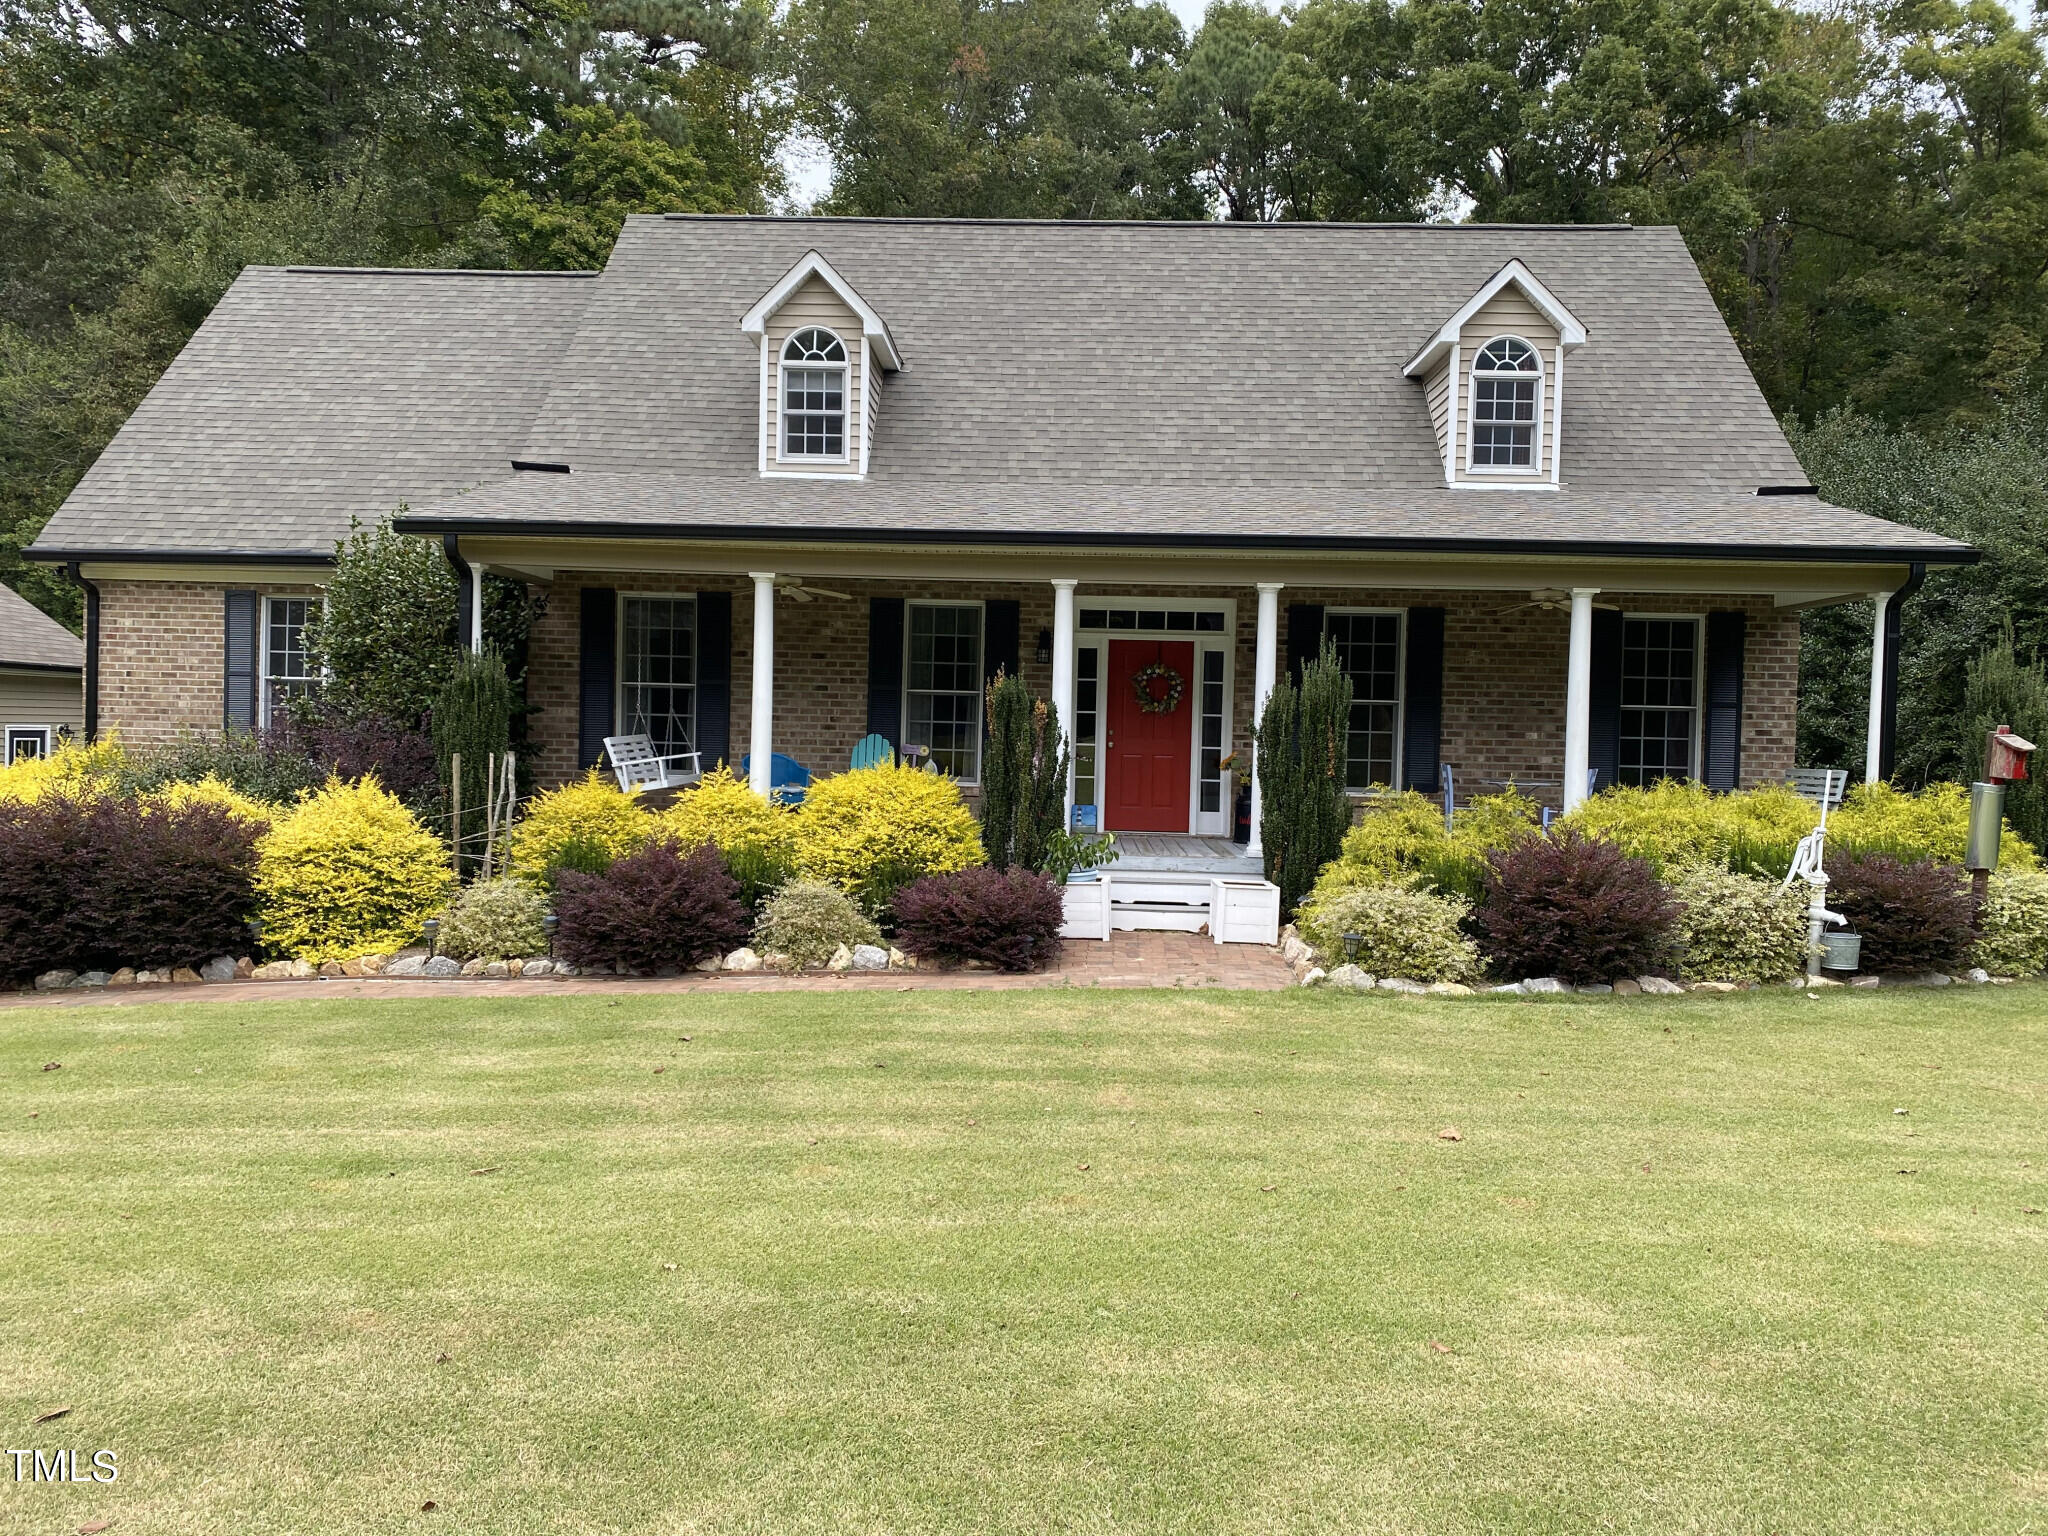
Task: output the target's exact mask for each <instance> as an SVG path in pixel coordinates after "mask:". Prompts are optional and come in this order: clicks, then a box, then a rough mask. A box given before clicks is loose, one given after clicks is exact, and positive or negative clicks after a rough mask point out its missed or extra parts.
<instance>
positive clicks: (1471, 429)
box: [1465, 331, 1550, 481]
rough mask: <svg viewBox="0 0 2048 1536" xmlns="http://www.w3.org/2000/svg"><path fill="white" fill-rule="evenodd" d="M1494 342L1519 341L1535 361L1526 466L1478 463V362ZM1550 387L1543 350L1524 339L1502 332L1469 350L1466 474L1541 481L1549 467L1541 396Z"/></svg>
mask: <svg viewBox="0 0 2048 1536" xmlns="http://www.w3.org/2000/svg"><path fill="white" fill-rule="evenodd" d="M1496 341H1518V342H1520V343H1521V344H1522V345H1523V346H1525V347H1527V348H1528V349H1529V355H1530V356H1531V357H1533V358H1535V359H1536V374H1535V380H1536V420H1535V423H1534V426H1533V430H1532V434H1531V437H1530V440H1529V447H1530V458H1529V463H1528V464H1527V465H1526V466H1522V465H1515V464H1481V463H1479V462H1477V453H1478V446H1479V445H1478V443H1477V441H1476V440H1475V439H1476V436H1477V433H1476V431H1475V429H1476V428H1477V427H1478V425H1479V378H1480V373H1479V359H1480V356H1481V354H1483V353H1484V352H1485V351H1486V349H1487V348H1488V347H1490V346H1492V345H1493V344H1494V343H1495V342H1496ZM1487 377H1488V378H1505V379H1527V378H1528V377H1529V375H1528V374H1526V373H1506V374H1488V375H1487ZM1549 385H1550V370H1549V369H1548V368H1546V367H1544V365H1543V350H1542V348H1540V347H1538V346H1537V345H1536V344H1535V343H1534V342H1532V341H1530V340H1529V339H1528V338H1527V337H1526V336H1518V335H1516V334H1515V333H1514V332H1512V331H1503V332H1502V333H1501V334H1500V335H1498V336H1489V337H1487V338H1486V340H1484V341H1482V342H1481V343H1480V344H1479V345H1478V346H1476V347H1474V348H1473V349H1472V366H1471V367H1470V368H1468V369H1467V370H1466V371H1465V413H1466V426H1465V473H1466V474H1468V475H1483V476H1486V477H1487V478H1489V479H1494V480H1518V481H1542V480H1544V479H1545V478H1546V474H1545V471H1546V470H1547V469H1548V468H1549V466H1548V465H1546V464H1545V463H1544V454H1543V427H1544V424H1545V422H1546V421H1547V420H1548V413H1547V411H1546V409H1545V404H1546V402H1545V400H1544V395H1545V392H1546V391H1547V390H1548V388H1549Z"/></svg>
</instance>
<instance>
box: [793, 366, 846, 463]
mask: <svg viewBox="0 0 2048 1536" xmlns="http://www.w3.org/2000/svg"><path fill="white" fill-rule="evenodd" d="M782 409H783V415H782V451H783V453H784V454H786V455H789V456H792V457H797V458H834V459H836V458H839V457H841V456H843V455H844V454H845V452H846V370H845V369H843V368H785V369H784V370H783V372H782Z"/></svg>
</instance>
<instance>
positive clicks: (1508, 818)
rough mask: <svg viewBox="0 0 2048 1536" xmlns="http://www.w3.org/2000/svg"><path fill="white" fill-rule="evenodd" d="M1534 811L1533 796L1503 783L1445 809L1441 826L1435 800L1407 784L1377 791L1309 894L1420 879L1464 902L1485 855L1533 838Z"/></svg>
mask: <svg viewBox="0 0 2048 1536" xmlns="http://www.w3.org/2000/svg"><path fill="white" fill-rule="evenodd" d="M1539 815H1540V812H1539V810H1538V807H1537V805H1536V802H1535V801H1534V800H1531V799H1530V798H1529V797H1528V796H1527V795H1523V794H1518V793H1516V792H1515V790H1514V789H1512V788H1509V789H1507V790H1505V791H1503V792H1502V793H1500V794H1498V795H1477V796H1474V797H1473V800H1472V803H1471V804H1470V805H1467V806H1464V807H1462V808H1461V809H1459V810H1456V811H1454V812H1453V813H1452V815H1451V825H1450V828H1449V829H1448V830H1446V829H1445V827H1444V812H1443V807H1442V806H1441V805H1440V804H1438V803H1437V802H1436V801H1433V800H1430V799H1429V798H1427V797H1426V796H1424V795H1421V794H1419V793H1417V792H1416V791H1414V790H1412V789H1410V790H1404V791H1402V792H1401V793H1400V794H1398V795H1382V796H1379V797H1377V798H1375V799H1373V800H1370V801H1368V802H1367V803H1366V806H1365V809H1364V811H1363V813H1362V814H1361V816H1360V818H1359V822H1358V825H1357V826H1355V827H1353V828H1352V829H1351V830H1350V831H1349V832H1347V833H1345V834H1344V851H1343V853H1342V854H1340V855H1339V856H1338V857H1337V858H1336V859H1335V860H1334V861H1332V862H1331V863H1330V864H1328V865H1326V866H1325V867H1324V869H1323V871H1322V874H1321V876H1320V877H1319V878H1318V879H1317V881H1316V886H1315V892H1314V894H1315V896H1316V897H1317V898H1318V899H1322V900H1328V899H1329V898H1331V897H1333V896H1335V895H1336V894H1337V893H1339V892H1341V891H1346V890H1351V889H1353V888H1355V887H1358V886H1363V885H1381V884H1385V883H1388V882H1393V883H1396V884H1407V883H1411V882H1413V881H1414V880H1415V879H1417V878H1418V877H1419V878H1420V879H1421V881H1422V882H1423V883H1424V884H1426V885H1429V886H1434V887H1435V888H1436V889H1438V890H1440V891H1443V892H1445V893H1446V894H1450V895H1456V896H1462V897H1464V898H1466V899H1467V900H1469V899H1471V898H1472V897H1473V896H1474V895H1475V894H1476V893H1477V891H1478V888H1479V878H1480V874H1481V871H1482V870H1483V868H1484V866H1485V862H1486V855H1487V854H1488V853H1490V852H1492V851H1493V850H1494V849H1496V848H1512V847H1513V846H1514V845H1515V844H1516V843H1519V842H1521V841H1522V840H1524V839H1525V838H1529V837H1533V836H1535V835H1536V831H1537V828H1538V825H1539V822H1538V817H1539Z"/></svg>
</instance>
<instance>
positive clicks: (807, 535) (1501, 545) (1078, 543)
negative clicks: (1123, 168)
mask: <svg viewBox="0 0 2048 1536" xmlns="http://www.w3.org/2000/svg"><path fill="white" fill-rule="evenodd" d="M392 527H393V528H394V529H395V530H396V531H398V532H399V533H414V534H440V535H443V536H444V537H446V536H453V535H456V534H463V535H496V536H499V537H511V538H520V537H525V538H540V539H622V540H633V539H670V540H708V541H714V542H724V543H730V542H732V541H734V540H744V541H747V542H750V543H753V542H757V543H785V544H793V543H807V544H816V543H825V544H852V545H860V544H883V545H902V544H956V545H966V546H970V547H1002V546H1006V545H1007V546H1024V547H1027V548H1034V549H1043V548H1059V549H1074V548H1079V549H1172V550H1197V549H1223V550H1253V549H1255V550H1265V551H1269V552H1277V553H1288V552H1319V551H1320V552H1336V553H1342V552H1354V553H1359V554H1423V555H1451V554H1456V555H1557V556H1563V557H1572V558H1579V559H1586V558H1612V557H1623V558H1627V557H1637V558H1650V559H1658V560H1717V561H1718V560H1735V559H1739V560H1767V561H1796V562H1799V563H1802V564H1828V565H1907V564H1912V563H1916V562H1917V563H1919V564H1923V565H1975V564H1976V563H1977V562H1978V561H1979V560H1981V559H1982V558H1983V556H1982V555H1981V554H1980V553H1979V552H1978V551H1977V550H1975V549H1971V548H1968V547H1964V548H1961V549H1953V550H1950V549H1927V548H1916V547H1912V546H1906V547H1903V548H1902V547H1897V546H1894V547H1891V548H1885V547H1881V546H1880V547H1870V546H1843V545H1829V546H1826V547H1816V546H1812V545H1780V544H1760V545H1746V546H1743V547H1742V548H1740V549H1734V548H1729V549H1721V548H1714V547H1703V546H1701V545H1698V544H1661V543H1654V542H1648V541H1639V540H1629V539H1442V538H1410V537H1400V536H1375V535H1356V534H1349V535H1347V534H1300V535H1289V536H1288V537H1286V538H1285V539H1274V538H1272V537H1270V536H1260V535H1257V534H1237V533H1046V532H1035V531H1027V532H1019V531H1017V530H1014V529H981V528H973V529H957V528H946V529H931V528H861V529H849V528H832V527H819V528H778V527H765V526H760V525H747V524H718V525H704V524H694V523H667V524H663V523H617V522H576V521H564V520H552V519H551V520H546V521H543V520H540V519H535V518H513V517H478V518H461V517H401V518H398V519H396V520H395V521H394V522H393V523H392Z"/></svg>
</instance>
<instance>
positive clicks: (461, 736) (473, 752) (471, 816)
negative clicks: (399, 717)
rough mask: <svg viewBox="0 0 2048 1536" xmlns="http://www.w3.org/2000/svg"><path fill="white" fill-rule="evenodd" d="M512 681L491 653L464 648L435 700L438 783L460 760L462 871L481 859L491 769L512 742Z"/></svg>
mask: <svg viewBox="0 0 2048 1536" xmlns="http://www.w3.org/2000/svg"><path fill="white" fill-rule="evenodd" d="M513 705H514V700H513V697H512V681H511V679H510V678H508V677H506V675H505V663H504V661H503V660H502V659H501V658H499V657H498V656H497V655H496V654H495V653H493V652H485V653H484V654H482V655H478V654H477V653H475V652H473V651H463V652H462V653H460V654H459V655H458V656H457V657H456V659H455V663H454V665H453V666H452V667H451V668H450V669H449V673H448V681H447V682H446V683H444V684H442V686H441V691H440V693H439V694H438V695H436V696H435V699H434V722H433V726H434V760H435V765H436V768H437V770H438V773H439V777H440V782H441V783H442V784H448V783H452V782H453V777H454V760H455V759H456V758H457V757H460V758H461V759H462V825H461V826H460V827H458V828H457V829H456V833H455V836H456V846H457V848H458V849H459V851H460V855H461V864H462V867H463V869H464V870H465V871H471V870H474V869H475V868H476V867H477V866H478V865H480V864H481V863H482V861H483V855H484V843H485V828H486V827H487V825H488V819H487V809H486V807H487V805H488V802H489V800H490V798H491V793H492V791H493V790H494V789H495V790H496V792H497V793H498V794H499V795H503V794H504V793H505V790H504V787H503V786H502V785H498V784H496V783H495V778H494V775H495V774H496V773H497V772H498V771H501V770H502V768H503V764H502V763H499V765H498V768H496V769H494V768H492V767H491V763H492V761H493V760H494V759H500V758H502V757H503V756H504V754H505V753H506V752H507V751H508V750H509V749H510V747H511V745H512V711H513Z"/></svg>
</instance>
